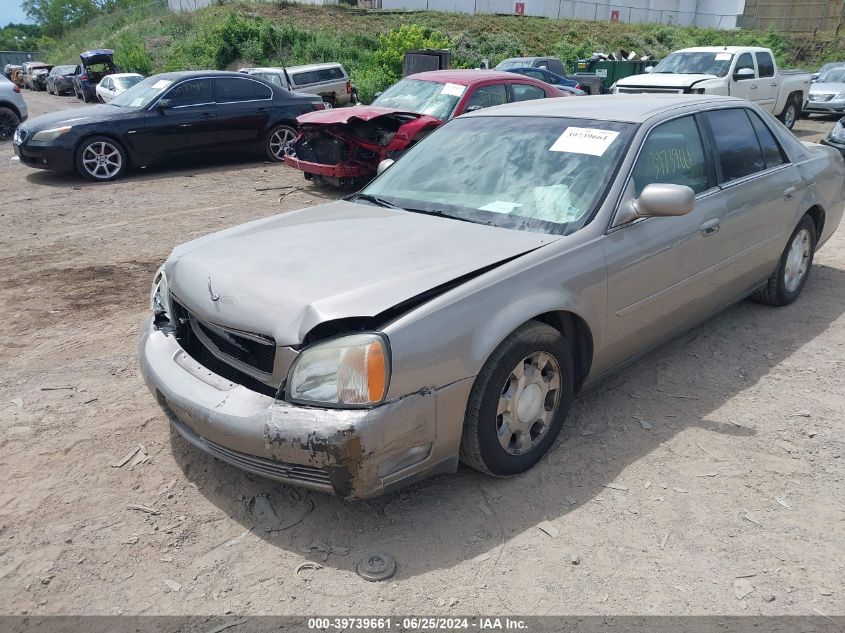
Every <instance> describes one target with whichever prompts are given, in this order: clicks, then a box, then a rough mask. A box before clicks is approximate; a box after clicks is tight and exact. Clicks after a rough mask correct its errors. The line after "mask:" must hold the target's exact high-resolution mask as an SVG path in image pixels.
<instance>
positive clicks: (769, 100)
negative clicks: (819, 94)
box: [611, 46, 810, 129]
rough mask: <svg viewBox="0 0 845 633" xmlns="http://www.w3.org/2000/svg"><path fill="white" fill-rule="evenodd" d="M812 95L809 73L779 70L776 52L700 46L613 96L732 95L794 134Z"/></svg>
mask: <svg viewBox="0 0 845 633" xmlns="http://www.w3.org/2000/svg"><path fill="white" fill-rule="evenodd" d="M809 91H810V73H805V72H801V71H797V70H779V69H778V67H777V62H775V58H774V55H772V51H771V50H770V49H768V48H757V47H754V46H701V47H697V48H685V49H682V50H679V51H675V52H674V53H672V54H670V55H669V56H668V57H666V58H665V59H664V60H663V61H662V62H660V63H659V64H657V66H655V67H654V68H653V69H651V71H648V69H647V73H646V74H644V75H632V76H631V77H625V78H624V79H620V80H619V81H617V82H616V85H615V86H613V88H612V90H611V92H613V93H615V94H636V93H643V92H646V93H660V92H669V93H687V94H709V95H730V96H733V97H741V98H743V99H748V100H749V101H754V102H755V103H756V104H757V105H759V106H761V107H762V108H765V109H766V110H768V111H769V112H771V113H772V114H774V115H775V116H777V117H778V118H779V119H780V120H781V121H782V122H783V124H784V125H786V127H788V128H789V129H792V126H793V125H795V121H796V120H797V119H798V115H799V113H800V112H801V108H802V107H803V106H804V103H805V102H806V100H807V94H808V93H809Z"/></svg>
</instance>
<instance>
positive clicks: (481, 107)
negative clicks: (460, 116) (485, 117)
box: [464, 105, 484, 114]
mask: <svg viewBox="0 0 845 633" xmlns="http://www.w3.org/2000/svg"><path fill="white" fill-rule="evenodd" d="M483 108H484V106H480V105H471V106H469V107H468V108H467V109H466V110H464V114H466V113H467V112H477V111H478V110H481V109H483Z"/></svg>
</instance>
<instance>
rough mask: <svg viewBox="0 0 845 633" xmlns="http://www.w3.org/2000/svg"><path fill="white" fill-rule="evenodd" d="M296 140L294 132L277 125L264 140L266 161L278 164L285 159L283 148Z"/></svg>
mask: <svg viewBox="0 0 845 633" xmlns="http://www.w3.org/2000/svg"><path fill="white" fill-rule="evenodd" d="M295 138H296V130H294V129H293V128H292V127H291V126H289V125H277V126H276V127H274V128H273V129H272V130H270V132H269V133H268V134H267V138H266V139H265V140H264V153H265V154H266V155H267V160H270V161H273V162H276V163H279V162H282V161H283V160H284V159H285V146H286V145H287V144H288V143H291V142H293V140H294V139H295Z"/></svg>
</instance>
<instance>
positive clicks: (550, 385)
mask: <svg viewBox="0 0 845 633" xmlns="http://www.w3.org/2000/svg"><path fill="white" fill-rule="evenodd" d="M559 404H560V367H559V366H558V364H557V361H556V360H555V359H554V357H553V356H552V355H551V354H547V353H546V352H534V353H532V354H529V355H528V356H526V357H525V358H523V359H522V360H521V361H520V362H519V363H517V365H516V366H515V367H514V368H513V369H512V370H511V372H510V374H508V377H507V379H506V380H505V384H504V385H503V387H502V391H501V395H500V396H499V403H498V407H497V409H496V435H497V436H498V439H499V445H500V446H501V447H502V449H503V450H504V451H505V452H506V453H508V454H510V455H524V454H525V453H527V452H529V451H530V450H531V449H533V448H534V447H535V446H537V445H538V444H539V443H540V442H541V441H542V440H543V438H544V437H545V436H546V434H547V433H548V432H549V429H550V428H551V425H552V421H553V420H554V417H555V413H556V412H557V408H558V405H559Z"/></svg>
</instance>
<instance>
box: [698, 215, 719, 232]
mask: <svg viewBox="0 0 845 633" xmlns="http://www.w3.org/2000/svg"><path fill="white" fill-rule="evenodd" d="M718 230H719V218H710V219H709V220H707V221H706V222H702V223H701V234H702V235H703V236H705V237H707V236H708V235H713V233H715V232H716V231H718Z"/></svg>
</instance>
